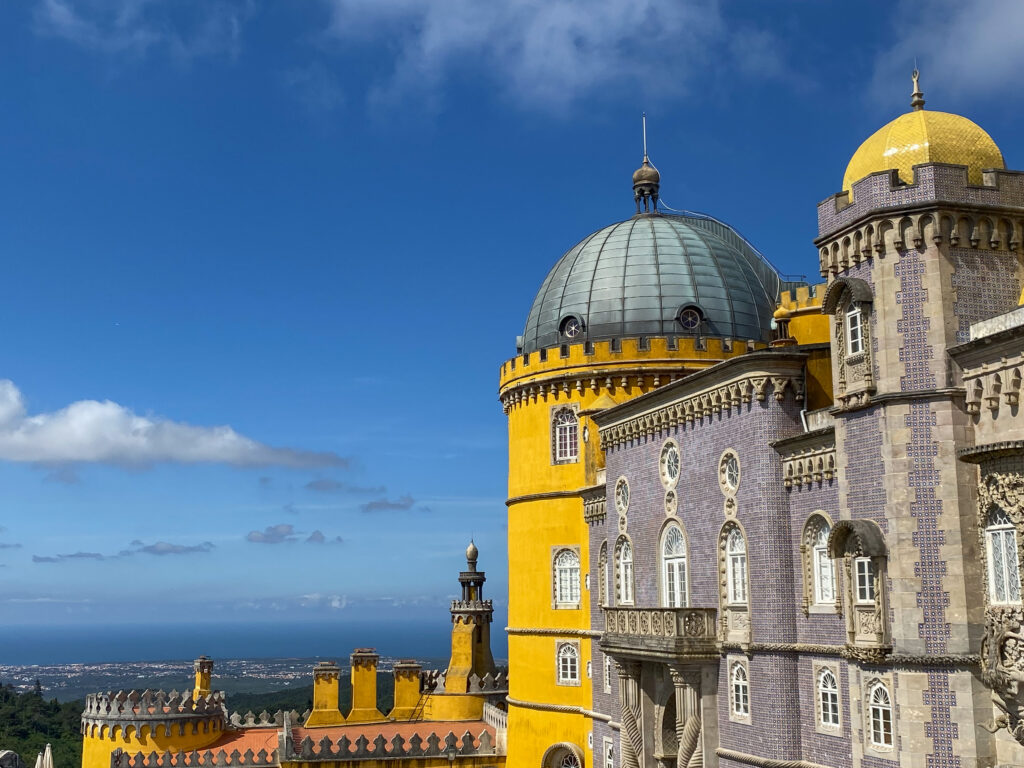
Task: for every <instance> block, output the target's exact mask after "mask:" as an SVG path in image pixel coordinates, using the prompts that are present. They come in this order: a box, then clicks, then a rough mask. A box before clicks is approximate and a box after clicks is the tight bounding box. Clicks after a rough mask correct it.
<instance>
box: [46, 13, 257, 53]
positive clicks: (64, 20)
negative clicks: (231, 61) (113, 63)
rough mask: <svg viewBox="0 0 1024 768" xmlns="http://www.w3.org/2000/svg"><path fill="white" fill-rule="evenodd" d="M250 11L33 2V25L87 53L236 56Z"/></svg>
mask: <svg viewBox="0 0 1024 768" xmlns="http://www.w3.org/2000/svg"><path fill="white" fill-rule="evenodd" d="M251 12H252V6H251V2H250V1H249V0H209V1H208V2H207V1H205V0H204V1H203V2H189V3H185V2H175V3H167V2H160V1H159V0H38V2H37V4H36V7H35V25H36V30H37V32H39V33H40V34H42V35H45V36H48V37H55V38H58V39H62V40H66V41H67V42H70V43H73V44H75V45H78V46H80V47H82V48H86V49H89V50H95V51H101V52H103V53H108V54H119V53H132V54H145V53H148V52H150V51H152V50H157V49H163V50H166V51H167V52H168V53H169V54H171V55H172V56H174V57H176V58H178V59H182V60H190V59H195V58H200V57H206V56H216V55H227V56H231V57H234V56H236V55H237V54H238V51H239V47H240V45H241V34H242V25H243V23H244V22H245V20H246V19H247V18H248V16H249V15H250V14H251Z"/></svg>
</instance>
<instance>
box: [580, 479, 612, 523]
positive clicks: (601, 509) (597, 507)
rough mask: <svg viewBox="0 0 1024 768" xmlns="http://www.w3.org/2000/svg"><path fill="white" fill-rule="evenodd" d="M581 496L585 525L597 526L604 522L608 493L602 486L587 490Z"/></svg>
mask: <svg viewBox="0 0 1024 768" xmlns="http://www.w3.org/2000/svg"><path fill="white" fill-rule="evenodd" d="M582 496H583V520H584V522H586V523H587V525H598V524H600V523H603V522H604V521H605V517H606V515H607V507H608V493H607V490H606V488H605V486H604V485H595V486H594V487H593V488H587V489H585V490H584V491H583V493H582Z"/></svg>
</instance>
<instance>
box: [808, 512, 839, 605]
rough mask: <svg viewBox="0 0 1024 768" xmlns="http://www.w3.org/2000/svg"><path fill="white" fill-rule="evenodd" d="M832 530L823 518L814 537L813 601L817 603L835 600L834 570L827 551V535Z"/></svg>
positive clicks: (826, 603) (827, 603)
mask: <svg viewBox="0 0 1024 768" xmlns="http://www.w3.org/2000/svg"><path fill="white" fill-rule="evenodd" d="M831 531H832V529H831V528H829V526H828V523H826V522H825V521H824V520H822V521H821V524H820V525H819V527H818V532H817V534H815V537H814V558H813V559H814V602H815V603H818V604H819V605H821V604H825V605H830V604H834V603H835V601H836V572H835V567H834V565H833V563H832V557H831V556H830V555H829V552H828V535H829V533H830V532H831Z"/></svg>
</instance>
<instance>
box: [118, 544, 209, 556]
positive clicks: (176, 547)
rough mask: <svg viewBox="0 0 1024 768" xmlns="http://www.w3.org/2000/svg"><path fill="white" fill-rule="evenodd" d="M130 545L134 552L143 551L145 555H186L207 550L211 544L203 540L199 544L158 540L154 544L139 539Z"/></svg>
mask: <svg viewBox="0 0 1024 768" xmlns="http://www.w3.org/2000/svg"><path fill="white" fill-rule="evenodd" d="M132 546H134V547H136V549H135V551H136V552H144V553H145V554H147V555H158V556H160V557H163V556H165V555H188V554H192V553H193V552H209V551H210V550H211V549H213V544H211V543H210V542H209V541H204V542H202V543H201V544H171V543H170V542H167V541H158V542H156V543H155V544H143V543H142V542H141V541H133V542H132Z"/></svg>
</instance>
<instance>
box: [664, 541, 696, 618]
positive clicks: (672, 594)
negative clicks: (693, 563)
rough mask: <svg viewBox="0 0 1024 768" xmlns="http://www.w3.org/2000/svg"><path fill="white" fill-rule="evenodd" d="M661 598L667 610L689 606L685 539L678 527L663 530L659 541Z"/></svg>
mask: <svg viewBox="0 0 1024 768" xmlns="http://www.w3.org/2000/svg"><path fill="white" fill-rule="evenodd" d="M661 573H662V596H663V598H664V600H665V606H666V607H668V608H685V607H686V606H687V605H688V604H689V598H688V595H687V589H686V587H687V585H686V575H687V574H686V539H684V538H683V532H682V531H681V530H680V529H679V526H678V525H674V524H673V525H670V526H669V527H668V528H666V529H665V536H664V537H663V538H662V541H661Z"/></svg>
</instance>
